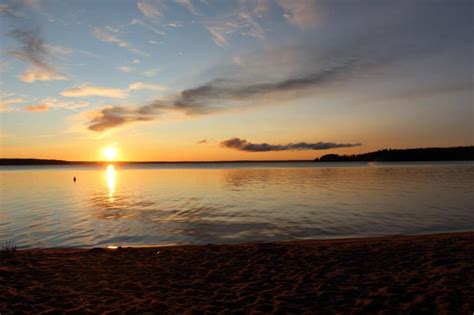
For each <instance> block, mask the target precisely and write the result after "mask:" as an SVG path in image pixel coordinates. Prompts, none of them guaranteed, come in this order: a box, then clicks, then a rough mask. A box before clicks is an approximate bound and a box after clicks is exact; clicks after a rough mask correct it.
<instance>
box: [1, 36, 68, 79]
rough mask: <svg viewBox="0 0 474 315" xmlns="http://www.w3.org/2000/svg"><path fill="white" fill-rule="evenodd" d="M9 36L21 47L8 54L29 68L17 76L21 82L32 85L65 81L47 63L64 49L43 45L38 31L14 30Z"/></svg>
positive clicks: (63, 77) (62, 76) (61, 75)
mask: <svg viewBox="0 0 474 315" xmlns="http://www.w3.org/2000/svg"><path fill="white" fill-rule="evenodd" d="M9 35H10V37H12V38H14V39H16V40H17V41H18V42H20V43H21V44H22V47H21V48H20V49H17V50H9V51H8V53H9V54H10V55H11V56H12V57H14V58H16V59H18V60H22V61H24V62H26V63H28V64H30V68H29V69H27V70H26V71H25V72H24V73H22V74H21V75H19V79H20V80H21V81H23V82H26V83H32V82H35V81H53V80H66V77H65V76H64V75H63V74H61V73H59V71H58V70H57V69H56V68H55V67H54V66H53V65H51V64H50V63H48V61H47V59H48V58H50V57H51V56H52V54H53V53H55V52H56V53H57V52H58V51H60V50H62V51H63V52H64V51H65V50H64V47H61V46H47V45H45V44H44V41H43V38H42V36H41V33H40V31H39V29H36V30H35V29H15V30H13V31H11V32H10V33H9ZM59 47H61V49H59Z"/></svg>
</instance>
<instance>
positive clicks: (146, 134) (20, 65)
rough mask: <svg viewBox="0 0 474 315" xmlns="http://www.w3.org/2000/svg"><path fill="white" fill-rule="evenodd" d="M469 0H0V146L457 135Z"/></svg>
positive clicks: (93, 153) (257, 153) (263, 146)
mask: <svg viewBox="0 0 474 315" xmlns="http://www.w3.org/2000/svg"><path fill="white" fill-rule="evenodd" d="M473 4H474V2H473V1H470V0H466V1H463V0H451V1H448V0H446V1H437V0H432V1H423V0H418V1H383V0H382V1H375V0H367V1H359V0H353V1H347V0H334V1H329V0H328V1H323V0H315V1H307V0H301V1H293V0H276V1H270V0H254V1H250V0H240V1H218V0H174V1H172V0H169V1H165V0H162V1H159V0H156V1H154V0H138V1H132V0H127V1H121V0H120V1H111V0H110V1H105V0H103V1H60V0H44V1H40V0H23V1H20V0H17V1H5V0H1V1H0V20H1V21H0V31H1V34H0V111H1V113H0V116H1V120H0V123H1V125H0V127H1V135H0V143H1V150H0V156H1V157H10V158H11V157H18V158H27V157H28V158H30V157H32V158H55V159H66V160H100V159H102V158H103V155H102V152H103V149H104V148H105V147H109V148H110V147H113V148H116V149H117V151H118V156H117V158H118V159H120V160H142V161H143V160H157V161H159V160H168V161H173V160H174V161H176V160H179V161H183V160H240V159H245V160H262V159H313V158H315V157H318V156H321V155H324V154H327V153H338V154H351V153H360V152H368V151H373V150H377V149H382V148H407V147H428V146H456V145H472V144H473V143H474V127H473V126H474V124H473V123H472V121H473V119H474V105H473V103H474V102H473V100H474V97H473V71H474V64H473V55H474V52H473V47H474V45H473V34H474V31H473V30H474V28H473V20H474V18H473V12H474V11H473V9H474V8H473Z"/></svg>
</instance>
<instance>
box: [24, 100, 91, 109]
mask: <svg viewBox="0 0 474 315" xmlns="http://www.w3.org/2000/svg"><path fill="white" fill-rule="evenodd" d="M30 106H31V107H34V108H41V107H46V108H51V109H68V110H76V109H78V108H82V107H87V106H90V103H89V102H84V101H71V100H59V99H57V98H54V97H47V98H44V99H43V100H42V101H41V102H40V103H39V104H37V105H30Z"/></svg>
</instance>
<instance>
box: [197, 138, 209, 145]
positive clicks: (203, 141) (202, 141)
mask: <svg viewBox="0 0 474 315" xmlns="http://www.w3.org/2000/svg"><path fill="white" fill-rule="evenodd" d="M206 143H207V140H206V139H203V140H201V141H198V142H196V144H206Z"/></svg>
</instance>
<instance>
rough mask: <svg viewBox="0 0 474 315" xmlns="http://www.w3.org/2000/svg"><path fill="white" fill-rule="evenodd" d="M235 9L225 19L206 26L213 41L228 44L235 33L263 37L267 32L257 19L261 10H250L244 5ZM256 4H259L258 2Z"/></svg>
mask: <svg viewBox="0 0 474 315" xmlns="http://www.w3.org/2000/svg"><path fill="white" fill-rule="evenodd" d="M244 4H245V2H243V4H242V5H241V7H240V8H239V9H238V10H236V11H234V12H233V13H232V14H230V16H228V17H226V18H225V19H217V20H215V21H213V22H212V23H210V24H208V25H207V26H206V28H207V30H208V31H209V33H210V34H211V36H212V39H213V41H214V42H215V43H216V45H218V46H220V47H223V48H225V47H227V46H228V44H229V43H228V37H229V36H231V35H233V34H240V35H242V36H248V37H253V38H257V39H262V38H264V36H265V32H264V31H263V28H262V27H261V26H260V24H259V23H258V22H257V21H256V17H261V11H260V10H257V11H255V8H254V9H253V10H249V9H247V8H246V7H245V6H244ZM256 5H259V4H258V3H257V4H256Z"/></svg>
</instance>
